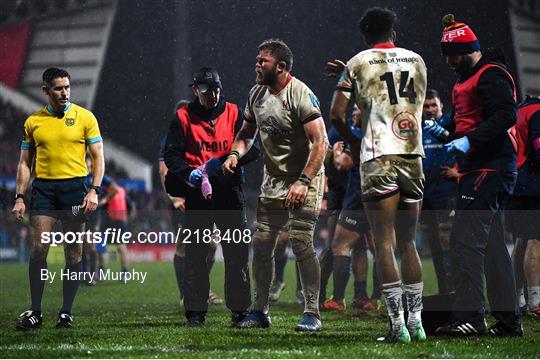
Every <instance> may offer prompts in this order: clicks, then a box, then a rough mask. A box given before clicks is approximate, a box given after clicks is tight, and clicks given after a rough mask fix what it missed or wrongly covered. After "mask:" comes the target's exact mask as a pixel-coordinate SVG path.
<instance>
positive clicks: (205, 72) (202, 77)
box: [189, 66, 221, 93]
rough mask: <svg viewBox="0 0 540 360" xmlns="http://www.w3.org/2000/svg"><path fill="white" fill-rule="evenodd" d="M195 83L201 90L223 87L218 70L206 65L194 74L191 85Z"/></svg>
mask: <svg viewBox="0 0 540 360" xmlns="http://www.w3.org/2000/svg"><path fill="white" fill-rule="evenodd" d="M192 85H195V86H197V88H198V89H199V91H201V92H203V93H204V92H207V91H208V90H209V89H215V88H221V81H220V80H219V74H218V72H217V70H215V69H212V68H211V67H208V66H205V67H202V68H200V69H199V70H198V71H197V72H196V73H194V74H193V82H192V83H191V84H189V86H192Z"/></svg>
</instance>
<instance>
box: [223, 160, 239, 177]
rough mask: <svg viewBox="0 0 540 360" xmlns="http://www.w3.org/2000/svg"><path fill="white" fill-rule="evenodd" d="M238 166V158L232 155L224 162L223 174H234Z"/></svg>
mask: <svg viewBox="0 0 540 360" xmlns="http://www.w3.org/2000/svg"><path fill="white" fill-rule="evenodd" d="M237 166H238V158H237V157H236V156H231V157H230V158H228V159H227V160H225V163H223V175H225V176H232V175H233V174H234V172H235V171H236V167H237Z"/></svg>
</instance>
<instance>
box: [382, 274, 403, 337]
mask: <svg viewBox="0 0 540 360" xmlns="http://www.w3.org/2000/svg"><path fill="white" fill-rule="evenodd" d="M382 294H383V296H384V300H385V301H386V308H387V310H388V316H389V317H390V322H391V323H392V330H393V331H399V330H400V327H401V325H404V324H405V317H404V315H403V314H404V313H403V300H402V295H403V290H402V289H401V281H396V282H393V283H388V284H382Z"/></svg>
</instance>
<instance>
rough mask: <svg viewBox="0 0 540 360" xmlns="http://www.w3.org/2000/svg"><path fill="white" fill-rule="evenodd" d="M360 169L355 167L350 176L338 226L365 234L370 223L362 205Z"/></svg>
mask: <svg viewBox="0 0 540 360" xmlns="http://www.w3.org/2000/svg"><path fill="white" fill-rule="evenodd" d="M358 171H359V167H358V166H357V167H355V168H354V169H353V170H352V171H351V173H350V174H349V182H348V185H347V193H346V195H345V200H344V201H343V210H341V213H340V214H339V219H338V224H339V225H341V226H343V227H344V228H345V229H347V230H350V231H354V232H356V233H358V234H364V233H366V232H368V230H369V222H368V219H367V216H366V213H365V212H364V205H363V204H362V193H361V192H360V174H359V172H358Z"/></svg>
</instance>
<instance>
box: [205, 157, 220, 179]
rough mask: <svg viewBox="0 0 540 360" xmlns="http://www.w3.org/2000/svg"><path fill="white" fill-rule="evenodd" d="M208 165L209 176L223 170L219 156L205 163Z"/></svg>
mask: <svg viewBox="0 0 540 360" xmlns="http://www.w3.org/2000/svg"><path fill="white" fill-rule="evenodd" d="M204 166H206V173H207V174H208V176H212V175H214V174H216V173H218V172H220V171H221V166H222V164H221V161H220V160H219V159H218V158H212V159H210V160H208V161H207V162H205V163H204Z"/></svg>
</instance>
